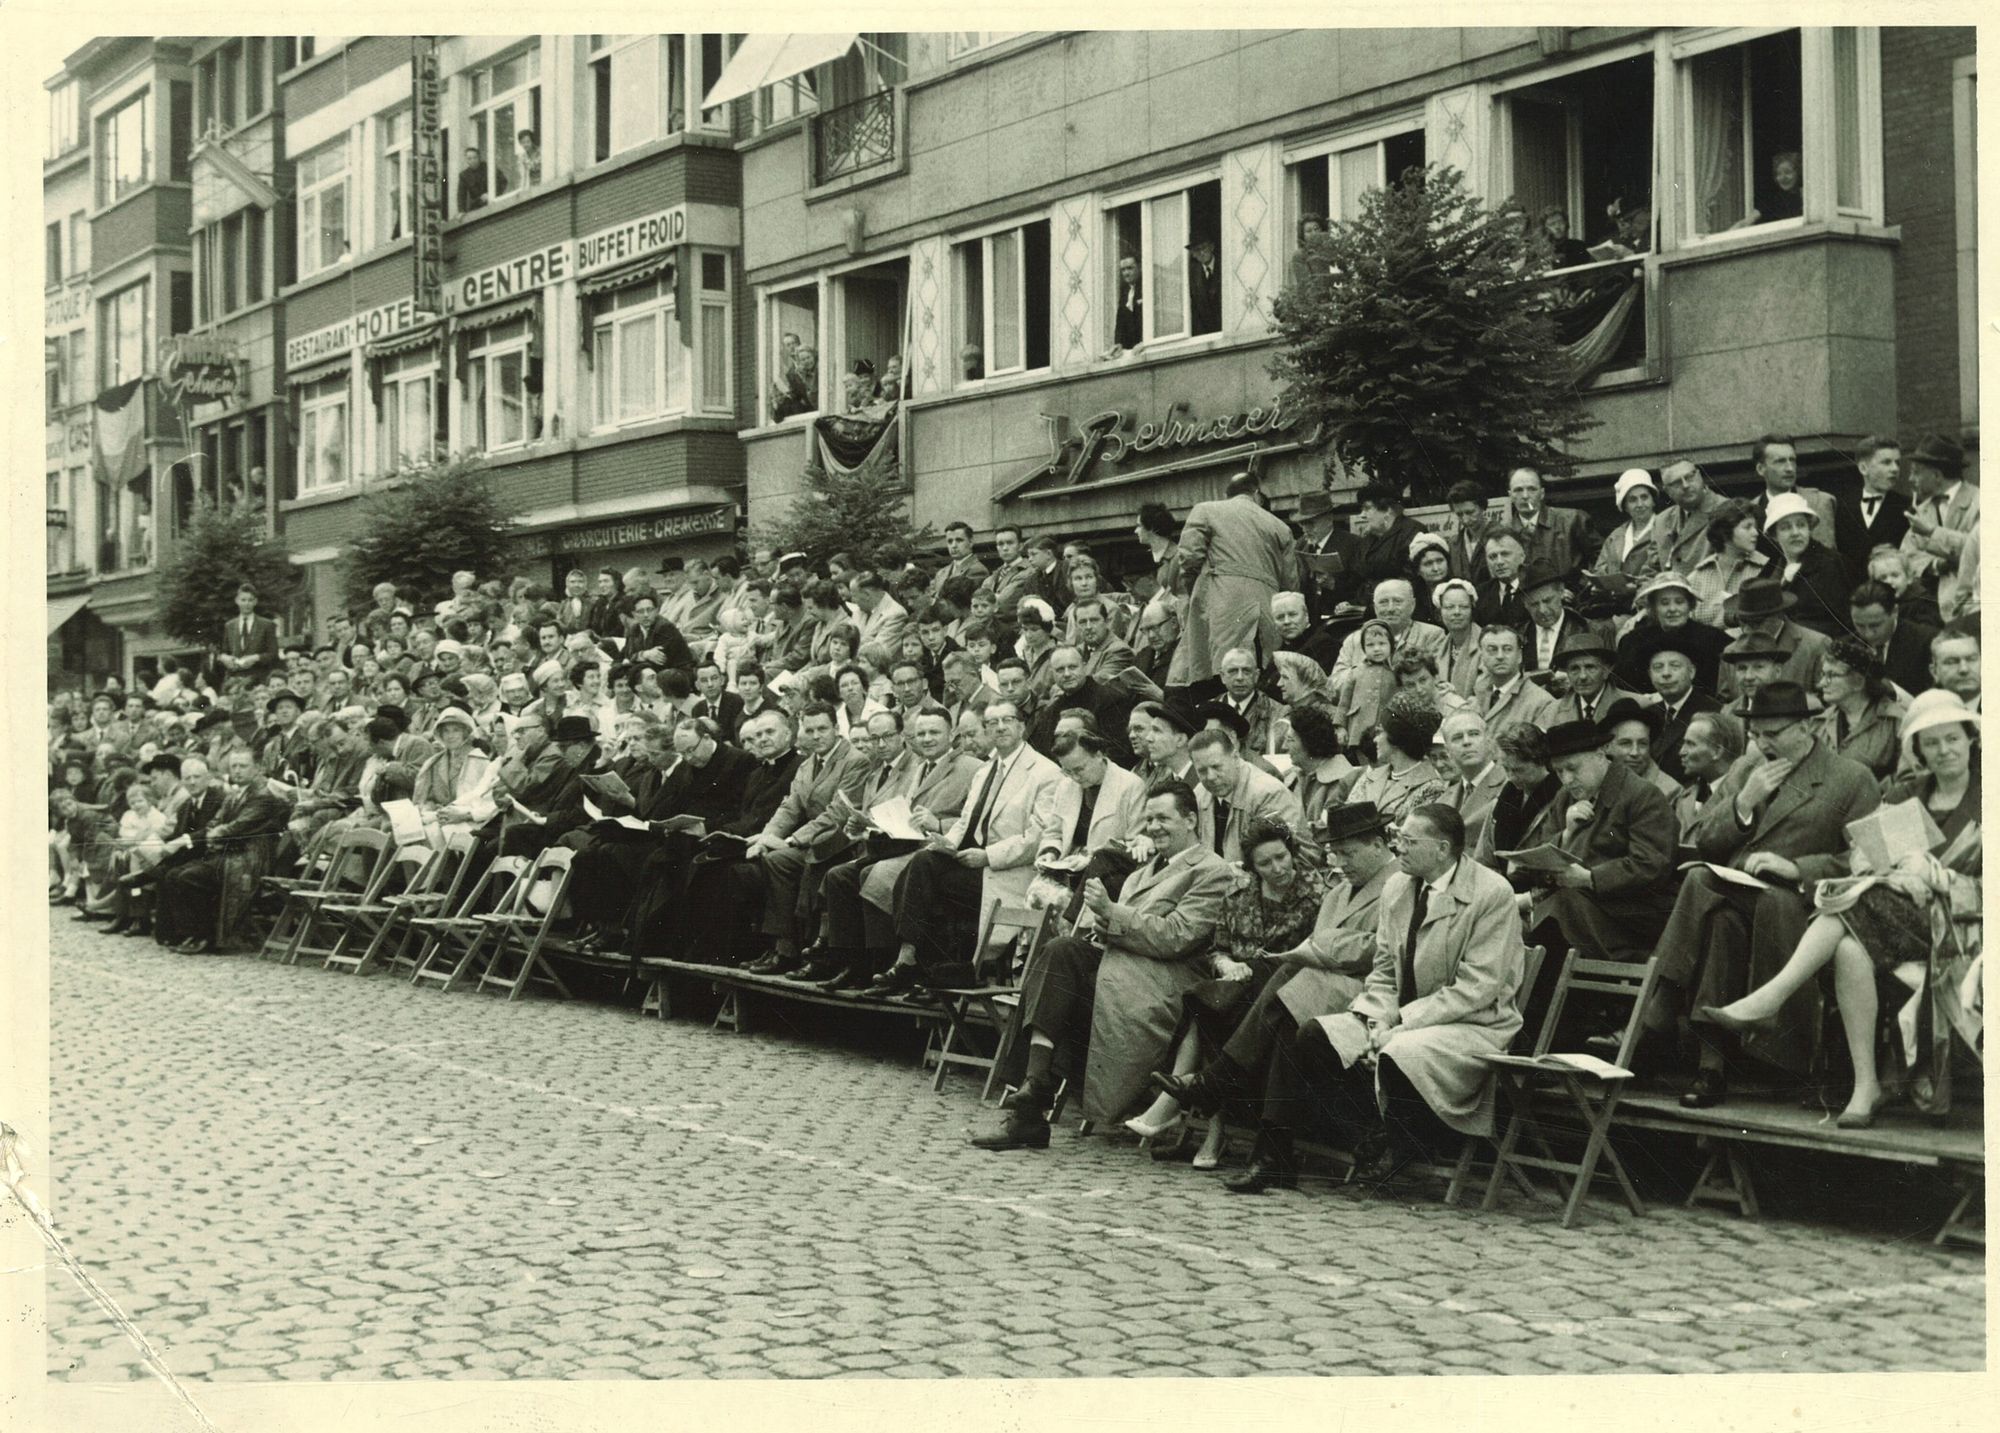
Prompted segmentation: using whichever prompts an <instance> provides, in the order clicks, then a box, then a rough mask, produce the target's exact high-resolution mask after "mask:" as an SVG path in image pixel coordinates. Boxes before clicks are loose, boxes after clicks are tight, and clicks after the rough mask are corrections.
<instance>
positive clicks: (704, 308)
mask: <svg viewBox="0 0 2000 1433" xmlns="http://www.w3.org/2000/svg"><path fill="white" fill-rule="evenodd" d="M700 303H701V314H700V319H701V322H700V324H699V327H698V329H697V332H696V335H695V342H696V344H697V345H698V349H699V353H698V359H699V371H700V373H701V392H700V394H699V395H698V398H697V402H698V404H699V406H700V407H701V408H702V409H703V410H704V411H706V412H710V413H733V412H735V411H736V403H735V397H734V395H733V394H732V393H731V392H730V391H729V390H730V383H729V375H730V373H731V372H732V371H733V355H732V353H731V349H732V348H733V344H732V343H731V333H732V331H733V329H734V328H735V324H734V323H733V322H732V319H733V314H732V313H731V306H730V302H729V256H728V255H727V254H711V253H706V252H704V253H703V254H702V255H701V291H700Z"/></svg>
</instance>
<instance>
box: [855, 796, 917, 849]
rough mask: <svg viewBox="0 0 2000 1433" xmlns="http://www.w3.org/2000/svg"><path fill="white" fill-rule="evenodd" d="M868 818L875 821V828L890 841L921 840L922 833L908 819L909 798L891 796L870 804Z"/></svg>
mask: <svg viewBox="0 0 2000 1433" xmlns="http://www.w3.org/2000/svg"><path fill="white" fill-rule="evenodd" d="M868 819H869V820H870V821H873V822H874V823H875V829H876V830H878V831H880V832H881V833H882V834H883V835H884V836H887V837H888V838H889V839H890V840H892V841H921V840H923V839H924V833H923V832H921V831H919V830H918V829H917V828H916V826H915V824H914V823H912V821H911V819H910V798H909V797H907V796H892V797H890V798H889V799H888V800H887V801H884V802H881V803H880V804H878V805H876V806H872V807H870V808H869V811H868Z"/></svg>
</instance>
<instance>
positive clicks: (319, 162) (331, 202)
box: [294, 134, 353, 279]
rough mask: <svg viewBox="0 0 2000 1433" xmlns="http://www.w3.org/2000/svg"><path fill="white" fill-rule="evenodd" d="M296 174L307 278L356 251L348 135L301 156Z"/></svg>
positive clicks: (301, 264)
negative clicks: (351, 211)
mask: <svg viewBox="0 0 2000 1433" xmlns="http://www.w3.org/2000/svg"><path fill="white" fill-rule="evenodd" d="M294 176H295V178H296V180H297V186H298V196H299V197H298V206H299V248H298V255H299V277H300V278H302V279H303V278H310V277H311V276H312V275H314V274H316V273H318V272H320V270H322V269H328V268H331V267H333V265H335V264H337V263H339V262H340V261H341V260H343V259H345V258H346V257H347V256H348V254H349V253H350V252H352V248H353V240H352V238H351V233H350V218H349V210H350V208H351V206H350V205H349V203H348V192H349V181H350V175H349V170H348V162H347V136H346V135H345V134H343V135H341V136H340V138H338V139H335V140H332V141H330V142H329V143H326V144H322V145H321V146H320V147H319V148H317V149H314V150H311V151H309V152H307V153H305V154H303V155H301V156H299V159H298V163H297V167H296V169H295V170H294Z"/></svg>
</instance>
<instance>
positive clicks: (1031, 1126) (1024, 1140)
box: [972, 1110, 1049, 1149]
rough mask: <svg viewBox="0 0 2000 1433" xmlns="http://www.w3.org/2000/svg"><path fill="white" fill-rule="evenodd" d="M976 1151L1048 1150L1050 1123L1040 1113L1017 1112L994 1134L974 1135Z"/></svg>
mask: <svg viewBox="0 0 2000 1433" xmlns="http://www.w3.org/2000/svg"><path fill="white" fill-rule="evenodd" d="M972 1147H973V1148H974V1149H1047V1148H1048V1147H1049V1122H1048V1121H1047V1120H1045V1119H1043V1118H1042V1117H1041V1114H1040V1113H1039V1112H1037V1113H1034V1114H1029V1113H1028V1112H1026V1111H1025V1110H1015V1111H1013V1112H1012V1113H1010V1114H1009V1115H1008V1116H1007V1119H1006V1122H1005V1123H1004V1124H1002V1125H1001V1126H1000V1128H999V1129H998V1130H996V1131H995V1132H994V1133H992V1134H982V1135H974V1136H973V1139H972Z"/></svg>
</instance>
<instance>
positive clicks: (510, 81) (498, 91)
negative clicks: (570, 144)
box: [459, 46, 542, 210]
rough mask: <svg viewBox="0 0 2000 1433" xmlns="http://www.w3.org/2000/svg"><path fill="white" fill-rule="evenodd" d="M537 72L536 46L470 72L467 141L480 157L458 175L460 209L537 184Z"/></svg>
mask: <svg viewBox="0 0 2000 1433" xmlns="http://www.w3.org/2000/svg"><path fill="white" fill-rule="evenodd" d="M541 75H542V52H541V50H540V48H539V47H536V46H530V47H529V48H528V49H525V50H522V51H519V52H518V53H516V54H513V55H510V56H508V57H507V58H506V59H504V60H495V61H494V62H493V63H492V64H490V65H486V66H483V67H481V68H480V69H476V70H474V71H472V74H471V80H470V90H469V93H470V96H471V101H470V104H469V106H468V111H469V119H470V127H469V129H468V131H467V134H466V140H465V142H466V145H467V147H468V148H469V149H476V150H477V151H478V152H479V160H478V164H477V166H476V168H472V167H469V168H468V170H467V172H465V173H462V174H461V175H460V176H459V208H460V209H461V210H467V209H477V208H479V207H480V205H482V204H484V203H485V202H486V201H487V199H488V198H493V199H498V198H499V197H500V196H501V195H503V194H511V193H513V192H514V191H515V190H516V189H532V188H534V187H535V185H537V184H539V183H541V181H542V152H541V136H542V85H541ZM524 135H525V136H526V142H525V143H524V142H522V136H524ZM474 175H476V176H477V178H476V179H475V178H473V176H474Z"/></svg>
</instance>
